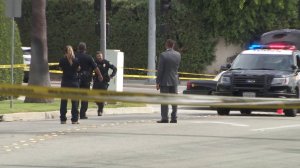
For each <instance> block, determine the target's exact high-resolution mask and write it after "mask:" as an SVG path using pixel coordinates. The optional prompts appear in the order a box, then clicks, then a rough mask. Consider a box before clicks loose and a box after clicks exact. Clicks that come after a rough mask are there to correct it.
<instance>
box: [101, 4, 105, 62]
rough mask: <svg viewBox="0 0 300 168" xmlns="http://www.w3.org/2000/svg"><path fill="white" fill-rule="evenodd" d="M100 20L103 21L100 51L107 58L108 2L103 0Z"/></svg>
mask: <svg viewBox="0 0 300 168" xmlns="http://www.w3.org/2000/svg"><path fill="white" fill-rule="evenodd" d="M100 11H101V12H100V18H101V19H100V20H101V24H100V25H101V29H100V30H101V36H100V50H101V51H102V53H103V56H104V58H105V56H106V0H101V9H100Z"/></svg>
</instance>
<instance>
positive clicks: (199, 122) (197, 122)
mask: <svg viewBox="0 0 300 168" xmlns="http://www.w3.org/2000/svg"><path fill="white" fill-rule="evenodd" d="M193 123H196V124H224V125H231V126H236V127H249V125H245V124H238V123H229V122H220V121H195V122H193Z"/></svg>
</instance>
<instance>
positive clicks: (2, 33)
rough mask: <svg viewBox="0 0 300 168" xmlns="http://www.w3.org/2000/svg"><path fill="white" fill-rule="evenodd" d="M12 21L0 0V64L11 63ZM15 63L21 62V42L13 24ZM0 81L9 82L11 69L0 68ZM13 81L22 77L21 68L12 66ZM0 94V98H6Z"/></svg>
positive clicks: (18, 80) (17, 82) (20, 81)
mask: <svg viewBox="0 0 300 168" xmlns="http://www.w3.org/2000/svg"><path fill="white" fill-rule="evenodd" d="M11 23H12V21H11V19H10V18H8V17H7V16H6V15H5V4H4V0H0V37H1V38H0V53H1V59H0V65H10V64H11V39H12V32H11V29H12V25H11ZM15 28H16V29H15V49H14V51H15V56H14V63H15V64H23V57H22V50H21V42H20V36H19V31H18V27H17V25H16V26H15ZM0 74H1V75H0V83H11V69H10V68H0ZM13 76H14V80H13V81H14V83H15V84H20V83H22V79H23V69H22V68H14V74H13ZM7 98H8V97H4V96H1V95H0V100H4V99H7Z"/></svg>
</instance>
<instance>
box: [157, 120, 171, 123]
mask: <svg viewBox="0 0 300 168" xmlns="http://www.w3.org/2000/svg"><path fill="white" fill-rule="evenodd" d="M156 122H157V123H169V121H168V120H159V121H156Z"/></svg>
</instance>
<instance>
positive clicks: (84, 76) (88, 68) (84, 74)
mask: <svg viewBox="0 0 300 168" xmlns="http://www.w3.org/2000/svg"><path fill="white" fill-rule="evenodd" d="M77 50H78V53H77V54H76V55H75V57H76V58H77V59H78V61H79V64H80V67H81V69H80V71H79V76H80V77H79V79H80V80H79V81H80V82H79V87H80V88H85V89H90V86H91V81H92V76H93V71H95V73H96V74H97V77H98V80H99V81H102V80H103V77H102V74H101V72H100V70H99V69H98V67H97V64H96V63H95V61H94V59H93V58H92V56H90V55H88V54H86V44H85V43H84V42H80V43H79V45H78V47H77ZM87 109H88V102H87V101H81V106H80V119H87V118H88V117H87V116H86V111H87Z"/></svg>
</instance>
